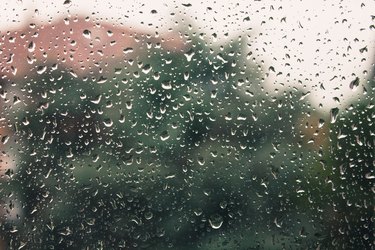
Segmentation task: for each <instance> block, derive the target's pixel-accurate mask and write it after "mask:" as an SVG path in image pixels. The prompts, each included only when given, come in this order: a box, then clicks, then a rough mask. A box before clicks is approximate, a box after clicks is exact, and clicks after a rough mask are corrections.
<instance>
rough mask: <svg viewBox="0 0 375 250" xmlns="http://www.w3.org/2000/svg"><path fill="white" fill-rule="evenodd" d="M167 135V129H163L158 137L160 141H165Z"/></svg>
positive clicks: (167, 137)
mask: <svg viewBox="0 0 375 250" xmlns="http://www.w3.org/2000/svg"><path fill="white" fill-rule="evenodd" d="M169 137H170V135H169V133H168V131H166V130H165V131H163V132H162V133H161V134H160V139H161V140H162V141H166V140H168V139H169Z"/></svg>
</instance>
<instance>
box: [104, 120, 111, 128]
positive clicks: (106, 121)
mask: <svg viewBox="0 0 375 250" xmlns="http://www.w3.org/2000/svg"><path fill="white" fill-rule="evenodd" d="M103 123H104V125H105V126H106V127H107V128H110V127H112V125H113V121H112V120H111V119H110V118H107V119H105V120H104V121H103Z"/></svg>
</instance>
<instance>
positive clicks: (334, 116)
mask: <svg viewBox="0 0 375 250" xmlns="http://www.w3.org/2000/svg"><path fill="white" fill-rule="evenodd" d="M338 114H339V109H338V108H333V109H331V112H330V117H331V123H335V122H336V120H337V115H338Z"/></svg>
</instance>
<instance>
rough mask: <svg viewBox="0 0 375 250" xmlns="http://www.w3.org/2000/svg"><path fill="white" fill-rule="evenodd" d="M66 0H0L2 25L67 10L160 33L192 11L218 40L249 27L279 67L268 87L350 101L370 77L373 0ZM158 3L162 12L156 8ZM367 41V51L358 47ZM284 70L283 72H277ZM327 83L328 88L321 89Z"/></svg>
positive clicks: (261, 55) (257, 45)
mask: <svg viewBox="0 0 375 250" xmlns="http://www.w3.org/2000/svg"><path fill="white" fill-rule="evenodd" d="M63 3H64V0H61V1H41V0H34V1H33V0H23V1H19V0H13V1H9V0H0V6H1V8H2V9H1V11H0V18H1V19H0V20H1V22H0V30H1V32H4V31H6V30H10V29H16V28H17V27H19V26H20V25H21V26H22V25H26V24H28V23H29V22H38V23H48V21H51V20H52V21H54V20H57V19H59V18H61V17H62V16H64V17H65V16H66V15H68V14H71V15H75V14H80V15H84V16H90V17H91V18H93V19H96V18H103V20H106V21H108V22H113V23H122V24H124V25H126V26H132V27H135V28H137V29H150V30H152V31H155V30H156V29H157V30H158V31H159V32H162V31H165V30H168V29H169V28H173V27H176V26H175V25H176V24H175V22H176V21H177V20H178V19H177V18H178V17H187V19H189V20H186V22H190V23H193V24H194V25H195V26H196V27H198V28H199V29H200V30H201V31H202V32H205V33H207V34H212V33H217V34H218V38H219V41H218V42H225V40H224V36H223V34H225V33H228V35H229V36H228V37H229V38H233V37H236V36H238V35H241V34H245V32H246V34H247V33H248V32H247V30H250V29H251V34H252V36H251V38H250V40H249V43H250V44H251V47H252V51H253V52H254V56H255V57H256V61H257V62H258V63H261V62H262V61H264V64H263V68H264V69H265V73H267V72H268V68H269V67H270V66H273V67H274V68H275V71H276V73H271V74H270V76H269V77H267V78H266V87H267V89H268V90H269V91H270V92H272V91H273V90H274V89H275V88H277V89H279V90H280V89H283V88H285V87H290V86H298V87H299V88H302V89H304V90H305V91H311V95H310V96H309V98H310V101H311V102H312V103H313V104H314V105H318V104H319V103H324V107H325V108H330V107H333V106H340V105H347V104H348V101H349V100H350V98H349V97H351V98H353V97H354V98H358V97H360V96H361V94H362V89H361V88H358V89H357V90H356V91H352V90H350V88H349V83H350V81H352V80H354V79H355V77H359V78H360V79H361V83H365V79H366V75H365V74H364V72H365V71H369V70H371V68H372V65H373V59H374V55H375V48H374V47H375V43H374V39H375V32H374V30H375V29H374V28H372V29H371V28H370V26H371V25H375V21H374V20H372V17H371V15H375V13H374V12H373V11H374V10H375V1H373V0H365V1H358V0H345V1H328V0H327V1H323V0H304V1H297V0H279V1H270V0H264V1H250V0H244V1H231V0H224V1H223V0H216V1H212V0H205V1H195V0H192V1H170V0H167V1H130V0H126V1H120V0H115V1H105V0H98V1H88V0H71V3H68V4H65V5H64V4H63ZM152 10H155V11H156V13H154V14H152V13H151V11H152ZM155 11H153V12H155ZM171 13H175V15H171ZM356 39H357V40H358V41H356ZM366 46H367V47H366ZM365 47H366V49H367V51H366V50H364V51H363V53H360V49H362V48H365ZM286 54H288V55H289V56H290V58H289V59H288V58H287V57H286ZM287 63H289V64H290V66H288V65H286V64H287ZM278 72H281V73H282V74H281V75H279V76H277V77H276V74H277V73H278ZM288 74H289V75H290V76H289V77H287V75H288ZM335 76H336V78H334V77H335ZM332 78H334V79H333V80H331V79H332ZM343 78H345V80H343ZM322 84H323V86H324V87H325V90H324V91H322V90H321V89H320V86H321V85H322ZM283 86H284V87H283ZM337 88H338V89H337ZM333 97H339V98H340V100H341V101H342V102H341V104H338V103H334V101H333Z"/></svg>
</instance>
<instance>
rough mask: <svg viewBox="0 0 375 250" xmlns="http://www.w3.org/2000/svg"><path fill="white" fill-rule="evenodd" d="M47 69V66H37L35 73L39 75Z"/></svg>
mask: <svg viewBox="0 0 375 250" xmlns="http://www.w3.org/2000/svg"><path fill="white" fill-rule="evenodd" d="M46 70H47V66H39V67H38V68H37V70H36V73H38V74H39V75H41V74H43V73H44V72H46Z"/></svg>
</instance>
